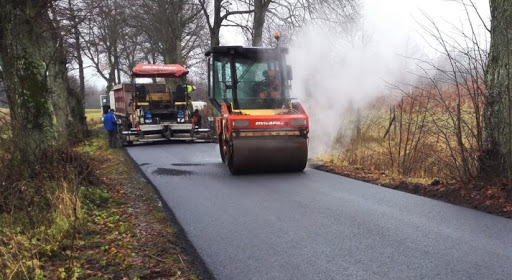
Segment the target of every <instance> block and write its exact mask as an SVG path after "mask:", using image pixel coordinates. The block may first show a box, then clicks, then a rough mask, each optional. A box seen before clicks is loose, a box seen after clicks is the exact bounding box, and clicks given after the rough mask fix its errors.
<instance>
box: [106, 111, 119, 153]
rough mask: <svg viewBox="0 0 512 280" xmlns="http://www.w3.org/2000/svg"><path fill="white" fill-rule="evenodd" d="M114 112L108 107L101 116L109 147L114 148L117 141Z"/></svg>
mask: <svg viewBox="0 0 512 280" xmlns="http://www.w3.org/2000/svg"><path fill="white" fill-rule="evenodd" d="M114 112H115V111H114V109H110V110H109V111H108V113H107V114H106V115H105V116H104V117H103V125H104V126H105V129H106V130H107V132H108V145H109V146H110V147H111V148H115V147H116V143H117V119H116V116H115V115H114Z"/></svg>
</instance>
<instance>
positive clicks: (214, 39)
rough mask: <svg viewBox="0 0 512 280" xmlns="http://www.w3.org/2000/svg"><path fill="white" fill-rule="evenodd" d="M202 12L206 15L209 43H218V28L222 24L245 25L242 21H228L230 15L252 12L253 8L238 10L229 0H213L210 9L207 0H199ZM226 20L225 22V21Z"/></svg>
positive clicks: (216, 44)
mask: <svg viewBox="0 0 512 280" xmlns="http://www.w3.org/2000/svg"><path fill="white" fill-rule="evenodd" d="M199 4H200V5H201V9H202V11H203V14H204V15H205V17H206V23H207V25H208V30H209V31H210V45H211V46H219V45H220V37H219V36H220V29H221V27H222V26H236V27H243V26H246V25H244V24H243V23H237V22H234V21H230V17H232V16H235V15H242V14H250V13H253V12H254V10H253V9H248V10H238V9H237V8H238V7H235V8H233V7H232V6H233V3H232V2H230V1H229V0H214V1H213V9H210V6H209V2H208V1H207V0H199ZM226 22H227V23H226Z"/></svg>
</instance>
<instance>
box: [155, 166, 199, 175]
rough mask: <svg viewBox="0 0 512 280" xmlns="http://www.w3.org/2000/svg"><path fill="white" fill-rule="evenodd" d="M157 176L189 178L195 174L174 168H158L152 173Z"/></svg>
mask: <svg viewBox="0 0 512 280" xmlns="http://www.w3.org/2000/svg"><path fill="white" fill-rule="evenodd" d="M152 173H153V174H155V175H165V176H187V175H192V174H194V172H192V171H189V170H180V169H174V168H158V169H157V170H155V171H153V172H152Z"/></svg>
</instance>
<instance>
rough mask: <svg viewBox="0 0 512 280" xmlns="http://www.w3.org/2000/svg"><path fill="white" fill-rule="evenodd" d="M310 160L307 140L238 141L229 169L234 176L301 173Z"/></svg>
mask: <svg viewBox="0 0 512 280" xmlns="http://www.w3.org/2000/svg"><path fill="white" fill-rule="evenodd" d="M307 159H308V143H307V139H306V138H304V137H254V138H235V139H233V141H232V146H231V155H230V161H229V163H228V165H229V169H230V171H231V173H233V174H239V173H254V172H299V171H302V170H304V168H305V167H306V164H307Z"/></svg>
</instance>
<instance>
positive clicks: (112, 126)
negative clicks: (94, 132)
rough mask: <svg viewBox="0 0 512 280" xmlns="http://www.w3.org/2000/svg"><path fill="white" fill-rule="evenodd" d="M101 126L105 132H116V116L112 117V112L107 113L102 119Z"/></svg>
mask: <svg viewBox="0 0 512 280" xmlns="http://www.w3.org/2000/svg"><path fill="white" fill-rule="evenodd" d="M103 125H104V126H105V129H106V130H117V120H116V116H114V114H113V113H112V112H108V113H107V114H106V115H105V116H104V117H103Z"/></svg>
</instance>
